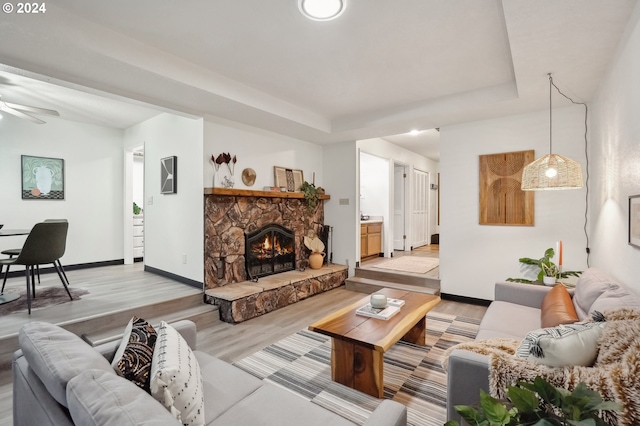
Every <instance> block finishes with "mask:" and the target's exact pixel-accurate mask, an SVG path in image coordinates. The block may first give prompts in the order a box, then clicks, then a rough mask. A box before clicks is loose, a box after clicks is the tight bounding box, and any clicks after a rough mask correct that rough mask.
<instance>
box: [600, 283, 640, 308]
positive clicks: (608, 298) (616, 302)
mask: <svg viewBox="0 0 640 426" xmlns="http://www.w3.org/2000/svg"><path fill="white" fill-rule="evenodd" d="M622 308H630V309H640V297H638V296H636V295H635V294H631V293H629V292H628V291H627V290H626V289H625V288H623V287H616V288H613V289H609V290H607V291H605V292H604V293H602V294H601V295H600V296H599V297H598V298H597V299H596V300H595V302H593V303H592V304H591V308H590V309H589V314H592V313H593V312H595V311H598V312H601V313H605V312H608V311H613V310H617V309H622Z"/></svg>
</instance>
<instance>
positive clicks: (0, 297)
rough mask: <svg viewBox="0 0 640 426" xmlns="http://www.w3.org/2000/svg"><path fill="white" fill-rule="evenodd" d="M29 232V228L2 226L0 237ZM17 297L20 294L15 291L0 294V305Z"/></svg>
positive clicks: (27, 233) (0, 271)
mask: <svg viewBox="0 0 640 426" xmlns="http://www.w3.org/2000/svg"><path fill="white" fill-rule="evenodd" d="M29 232H31V230H30V229H4V228H3V229H0V237H14V236H17V235H29ZM0 273H2V270H1V269H0ZM19 298H20V295H19V294H16V293H5V294H0V305H3V304H5V303H9V302H13V301H14V300H17V299H19Z"/></svg>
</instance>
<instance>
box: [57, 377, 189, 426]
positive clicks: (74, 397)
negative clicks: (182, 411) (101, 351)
mask: <svg viewBox="0 0 640 426" xmlns="http://www.w3.org/2000/svg"><path fill="white" fill-rule="evenodd" d="M67 401H69V413H70V414H71V418H72V419H73V422H74V423H75V424H77V425H96V426H97V425H118V426H128V425H131V426H135V425H144V426H155V425H157V426H163V425H172V424H175V425H179V424H180V423H179V422H178V421H177V420H176V419H175V418H173V416H171V414H170V413H169V412H168V411H167V410H166V409H165V408H164V407H163V406H162V405H161V404H160V403H159V402H158V401H156V400H155V399H153V398H152V397H151V396H150V395H149V394H147V393H146V392H143V391H142V390H141V389H140V388H138V387H137V386H136V385H135V384H133V383H132V382H130V381H128V380H126V379H124V378H122V377H119V376H117V375H116V374H112V373H107V372H105V371H102V370H88V371H85V372H84V373H81V374H79V375H77V376H76V377H74V378H73V379H71V380H69V383H68V385H67Z"/></svg>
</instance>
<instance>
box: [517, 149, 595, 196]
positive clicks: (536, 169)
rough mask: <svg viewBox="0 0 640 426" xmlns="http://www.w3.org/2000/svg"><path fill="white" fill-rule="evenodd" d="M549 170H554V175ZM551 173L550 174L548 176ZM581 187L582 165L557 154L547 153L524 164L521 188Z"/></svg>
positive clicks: (524, 189) (525, 189) (527, 189)
mask: <svg viewBox="0 0 640 426" xmlns="http://www.w3.org/2000/svg"><path fill="white" fill-rule="evenodd" d="M549 170H555V172H556V173H555V175H554V173H553V171H552V172H549ZM549 175H551V176H549ZM582 187H583V182H582V166H581V165H580V163H578V162H577V161H575V160H572V159H570V158H567V157H563V156H562V155H558V154H548V155H545V156H544V157H541V158H538V159H537V160H536V161H534V162H533V163H530V164H528V165H527V166H525V168H524V170H523V171H522V190H523V191H538V190H548V189H549V190H552V189H579V188H582Z"/></svg>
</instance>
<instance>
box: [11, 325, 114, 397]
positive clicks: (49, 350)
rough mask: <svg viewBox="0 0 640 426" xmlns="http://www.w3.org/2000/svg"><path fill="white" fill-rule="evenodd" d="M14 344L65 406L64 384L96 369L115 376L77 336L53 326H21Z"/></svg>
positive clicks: (105, 363)
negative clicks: (17, 345) (18, 345)
mask: <svg viewBox="0 0 640 426" xmlns="http://www.w3.org/2000/svg"><path fill="white" fill-rule="evenodd" d="M18 342H19V344H20V348H21V349H22V352H23V354H24V357H25V358H26V360H27V361H28V362H29V367H30V368H31V369H32V370H33V371H34V372H35V373H36V375H37V376H38V378H39V379H40V380H41V381H42V383H43V384H44V386H45V387H46V388H47V391H49V393H50V394H51V396H53V398H55V400H56V401H58V402H59V403H60V404H62V405H64V406H65V407H68V405H67V393H66V389H67V383H68V382H69V380H71V379H73V378H74V377H75V376H77V375H79V374H80V373H82V372H83V371H86V370H90V369H98V370H104V371H107V372H109V373H110V374H113V375H114V376H115V375H116V374H115V372H114V371H113V369H112V368H111V365H109V361H107V360H106V358H105V357H103V356H102V355H101V354H100V353H99V352H97V351H96V350H95V349H93V348H92V347H91V346H89V345H88V344H87V343H85V342H84V341H83V340H82V339H81V338H80V337H78V336H76V335H75V334H73V333H71V332H70V331H67V330H65V329H63V328H61V327H58V326H57V325H54V324H49V323H46V322H39V321H33V322H30V323H28V324H25V325H24V326H22V328H21V329H20V332H19V334H18Z"/></svg>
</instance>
